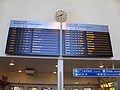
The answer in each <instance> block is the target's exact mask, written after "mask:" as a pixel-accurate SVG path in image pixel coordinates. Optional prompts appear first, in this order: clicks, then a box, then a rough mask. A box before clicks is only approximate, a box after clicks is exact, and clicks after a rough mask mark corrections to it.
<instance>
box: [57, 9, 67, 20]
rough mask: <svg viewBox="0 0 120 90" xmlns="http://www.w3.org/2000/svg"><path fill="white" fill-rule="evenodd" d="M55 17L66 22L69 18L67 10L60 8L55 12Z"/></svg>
mask: <svg viewBox="0 0 120 90" xmlns="http://www.w3.org/2000/svg"><path fill="white" fill-rule="evenodd" d="M55 19H56V21H58V22H65V21H66V19H67V13H66V12H65V11H63V10H58V11H57V12H56V13H55Z"/></svg>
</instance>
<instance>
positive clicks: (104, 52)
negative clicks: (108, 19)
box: [63, 24, 113, 57]
mask: <svg viewBox="0 0 120 90" xmlns="http://www.w3.org/2000/svg"><path fill="white" fill-rule="evenodd" d="M63 54H64V56H83V57H86V56H87V57H112V56H113V54H112V48H111V42H110V36H109V32H108V26H105V25H91V24H67V25H66V30H63Z"/></svg>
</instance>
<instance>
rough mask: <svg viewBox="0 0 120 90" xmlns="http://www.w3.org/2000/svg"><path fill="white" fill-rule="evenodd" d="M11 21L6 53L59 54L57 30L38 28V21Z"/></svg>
mask: <svg viewBox="0 0 120 90" xmlns="http://www.w3.org/2000/svg"><path fill="white" fill-rule="evenodd" d="M12 23H13V24H12V25H11V26H12V27H10V28H9V34H8V41H7V46H6V53H7V54H15V55H53V56H58V55H59V30H57V29H43V28H40V27H39V25H40V24H39V23H38V22H37V23H36V22H23V21H22V22H17V21H16V22H15V21H14V22H12ZM28 25H29V26H28ZM31 25H33V26H35V27H33V26H31Z"/></svg>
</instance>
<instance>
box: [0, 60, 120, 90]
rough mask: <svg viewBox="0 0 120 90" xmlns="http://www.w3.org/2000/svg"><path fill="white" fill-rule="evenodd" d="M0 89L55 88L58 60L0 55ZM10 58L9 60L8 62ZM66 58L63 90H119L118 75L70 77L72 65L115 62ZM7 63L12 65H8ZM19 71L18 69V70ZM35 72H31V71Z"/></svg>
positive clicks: (40, 89) (41, 89) (44, 89)
mask: <svg viewBox="0 0 120 90" xmlns="http://www.w3.org/2000/svg"><path fill="white" fill-rule="evenodd" d="M0 60H1V63H0V69H1V70H0V71H1V73H2V75H4V76H2V78H3V80H5V81H1V90H4V89H3V88H5V89H8V90H57V60H52V59H49V60H48V59H39V58H1V59H0ZM11 61H12V62H11ZM93 62H94V63H91V61H89V60H82V61H79V60H65V61H64V90H119V89H118V86H119V85H118V84H119V83H118V82H119V77H73V74H72V69H73V68H88V67H89V68H100V66H101V65H103V66H104V68H112V67H113V63H114V64H115V67H116V68H119V67H120V64H119V63H118V61H114V62H113V61H107V60H106V61H93ZM10 63H14V65H13V66H12V65H11V66H10V65H9V64H10ZM20 70H21V72H20ZM30 71H34V72H30ZM6 76H7V82H6Z"/></svg>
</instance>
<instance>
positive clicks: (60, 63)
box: [57, 22, 63, 90]
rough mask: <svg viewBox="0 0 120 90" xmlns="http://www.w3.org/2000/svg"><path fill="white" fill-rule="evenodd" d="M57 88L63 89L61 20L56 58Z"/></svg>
mask: <svg viewBox="0 0 120 90" xmlns="http://www.w3.org/2000/svg"><path fill="white" fill-rule="evenodd" d="M57 71H58V90H63V57H62V22H60V56H59V59H58V70H57Z"/></svg>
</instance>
